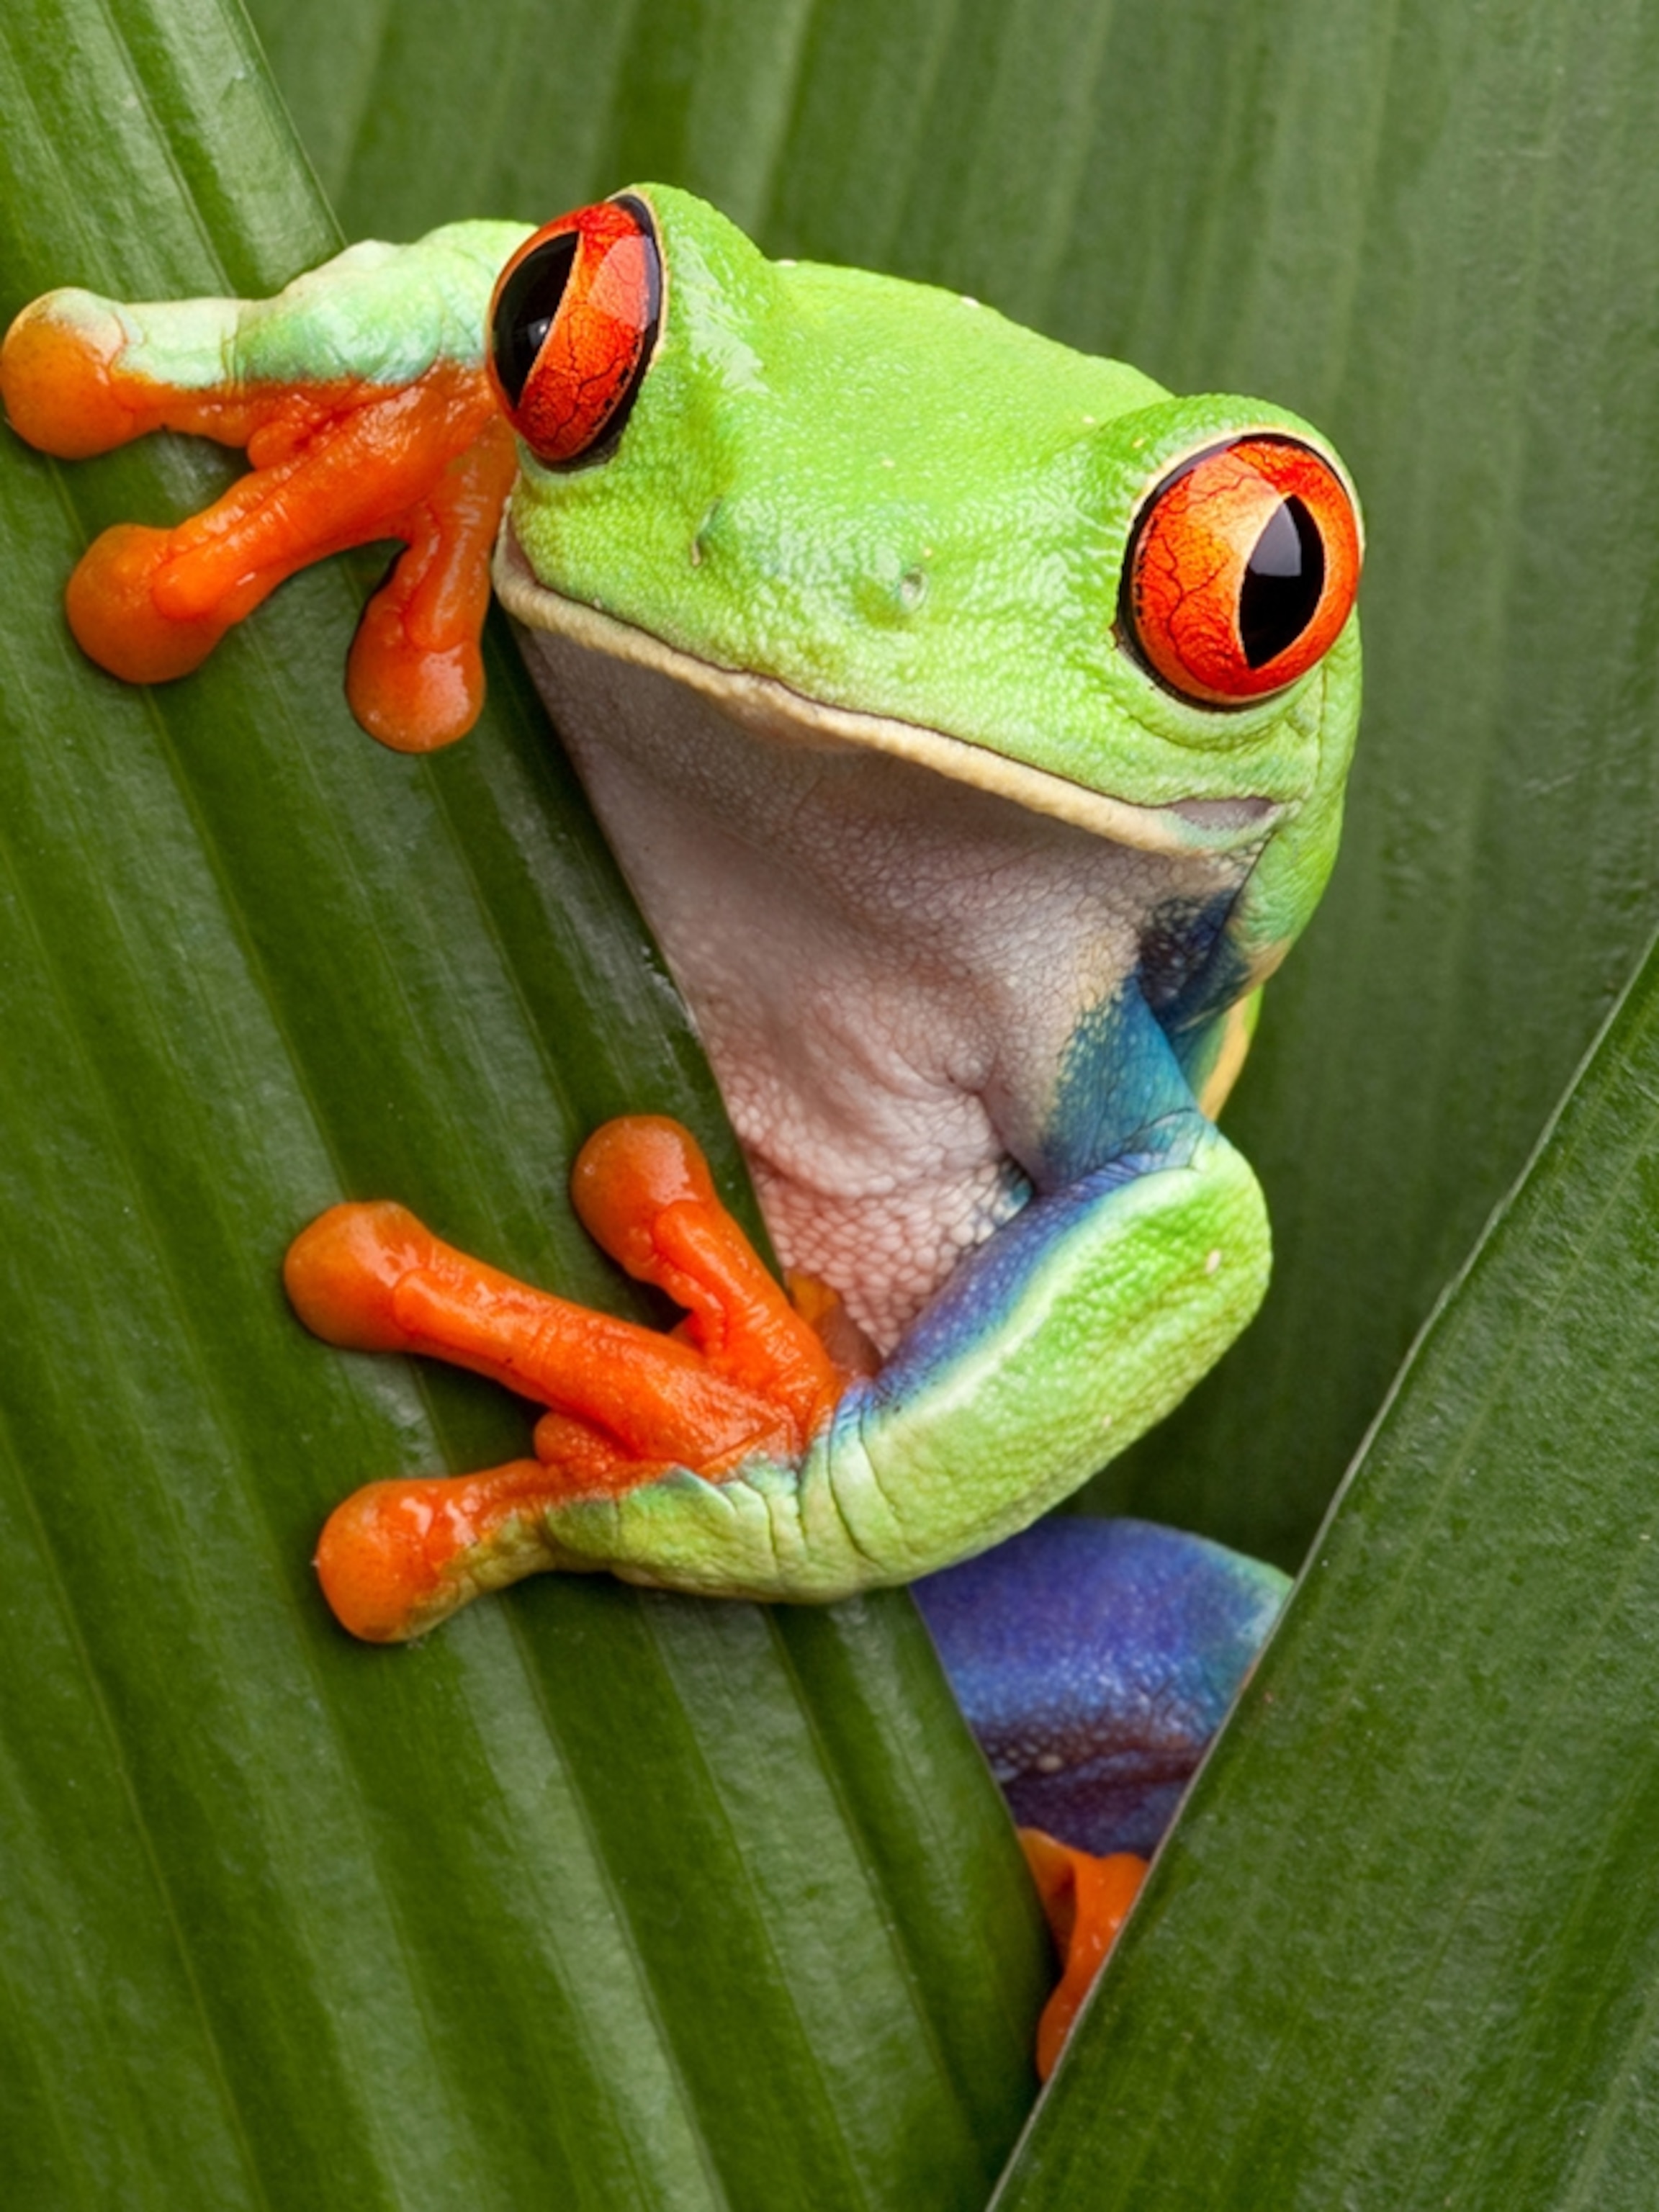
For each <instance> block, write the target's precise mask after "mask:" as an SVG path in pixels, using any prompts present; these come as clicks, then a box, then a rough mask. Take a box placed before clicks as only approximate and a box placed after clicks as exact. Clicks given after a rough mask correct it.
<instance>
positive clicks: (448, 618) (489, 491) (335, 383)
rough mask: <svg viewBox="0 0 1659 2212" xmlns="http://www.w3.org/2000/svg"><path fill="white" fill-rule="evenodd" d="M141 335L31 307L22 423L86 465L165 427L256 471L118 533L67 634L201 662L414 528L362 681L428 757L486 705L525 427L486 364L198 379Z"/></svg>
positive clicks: (360, 695)
mask: <svg viewBox="0 0 1659 2212" xmlns="http://www.w3.org/2000/svg"><path fill="white" fill-rule="evenodd" d="M125 342H126V341H125V332H124V331H123V328H122V325H121V324H120V322H119V320H118V319H117V317H116V316H115V315H114V313H112V312H111V311H110V310H108V309H107V308H106V307H102V306H101V303H98V302H94V301H91V300H90V298H89V295H85V294H53V295H50V296H49V297H48V298H46V299H45V300H40V301H35V302H34V304H33V306H32V307H28V308H26V309H25V310H24V312H23V313H22V314H21V315H20V316H19V317H18V319H17V320H16V321H15V323H14V324H13V325H12V327H11V329H10V331H9V332H8V334H7V337H6V340H5V343H4V346H3V348H0V394H3V398H4V402H5V406H6V410H7V413H8V415H9V418H10V421H11V423H12V426H13V428H15V430H16V431H17V432H18V434H19V435H20V436H21V437H24V438H26V439H27V440H28V441H29V443H30V444H31V445H33V446H37V447H40V450H41V451H42V452H45V453H55V454H58V455H59V456H61V457H62V458H64V459H84V458H86V457H87V456H88V455H89V454H92V453H105V452H107V451H108V450H109V449H110V448H111V447H115V446H120V445H125V444H126V443H127V442H128V441H131V439H133V438H137V437H140V436H143V435H144V434H145V433H146V432H148V431H150V430H155V429H159V428H169V429H174V430H183V431H186V432H191V433H194V434H197V435H202V436H205V437H210V438H213V439H216V440H217V441H218V442H220V443H221V444H222V445H229V446H238V447H246V449H247V453H248V459H249V460H250V462H251V463H252V470H251V472H250V473H249V474H248V475H247V476H246V477H243V478H242V479H241V481H240V483H236V484H234V485H233V486H232V488H231V489H230V490H229V491H228V493H227V494H226V495H225V496H224V497H223V498H222V499H221V500H218V501H215V503H214V504H213V506H211V507H208V508H206V509H205V510H204V512H203V513H200V514H198V515H194V516H192V517H191V518H190V519H189V520H187V521H185V522H182V523H179V524H178V525H176V526H174V527H173V528H172V529H165V530H161V529H148V528H144V527H142V526H138V525H135V524H122V525H118V526H116V527H115V528H114V529H112V530H108V531H106V532H104V534H103V536H102V537H100V538H99V539H97V541H96V542H95V543H94V544H93V545H92V547H91V548H90V549H89V550H88V552H87V554H86V555H85V556H84V557H83V559H82V562H81V564H80V566H79V567H78V568H76V571H75V574H74V575H73V576H72V577H71V579H70V584H69V587H68V590H67V592H66V593H65V606H66V611H67V612H68V616H69V621H70V629H72V631H73V632H74V635H75V637H76V642H77V643H78V644H79V645H80V647H81V648H82V651H83V652H84V653H86V654H87V656H88V659H92V660H94V661H96V662H97V663H98V665H100V667H102V668H106V669H108V670H109V671H110V673H111V674H112V675H114V676H118V677H120V678H123V679H124V680H125V681H126V682H128V683H134V684H158V683H164V682H167V681H168V680H169V679H171V678H174V677H178V676H185V675H188V674H189V673H190V672H191V670H192V669H195V668H197V667H199V666H200V665H201V663H202V662H203V661H204V659H206V658H207V656H208V654H209V653H210V652H211V651H212V649H213V647H215V646H216V644H217V643H218V641H219V640H220V639H221V638H222V636H223V635H224V634H225V632H226V631H227V630H228V629H230V628H231V627H232V625H233V624H234V623H238V622H240V621H241V620H242V618H243V617H244V616H246V615H248V614H251V613H252V611H253V609H254V608H255V607H257V606H258V605H259V604H260V602H261V601H262V600H264V599H266V598H268V597H269V596H270V593H271V592H273V591H274V590H275V589H276V586H277V585H278V584H280V583H282V582H283V581H284V580H286V579H287V578H288V577H289V576H291V575H293V574H295V572H296V571H297V570H299V569H301V568H306V567H307V566H308V565H309V564H310V563H311V562H313V561H319V560H321V559H323V558H324V557H325V556H326V555H328V554H331V553H337V552H340V551H343V550H344V549H345V548H347V547H348V546H352V545H362V544H370V543H372V542H374V540H376V539H380V538H392V539H401V540H403V542H404V545H405V547H406V548H407V550H406V551H405V552H404V554H403V555H402V556H400V557H399V559H398V562H397V564H396V567H395V568H394V570H393V572H392V575H391V577H390V578H389V579H388V580H387V581H386V584H384V585H383V586H381V588H380V592H377V593H376V595H375V597H374V599H372V600H371V601H370V603H369V606H368V610H367V611H366V613H365V617H364V621H363V624H362V628H361V629H360V631H359V634H358V638H357V641H356V644H355V645H354V647H353V649H352V653H351V657H350V660H349V665H348V671H347V683H346V692H347V697H348V699H349V702H350V704H351V708H352V711H353V713H354V714H356V718H357V720H358V721H359V722H360V723H362V726H363V727H364V728H365V729H366V730H368V732H369V733H370V734H371V736H374V737H376V738H380V741H381V742H382V743H383V744H389V745H392V746H394V747H396V748H397V749H398V750H403V751H416V752H423V751H428V750H431V749H432V748H433V747H435V746H437V745H441V744H450V743H452V742H453V740H454V739H455V738H459V737H464V736H465V733H466V732H467V731H468V730H469V729H471V726H472V725H473V723H474V722H475V721H476V720H477V717H478V714H479V711H480V709H481V708H482V707H483V661H482V659H481V656H480V653H479V642H478V641H479V636H480V633H481V631H482V629H483V619H484V616H485V614H486V612H487V611H488V608H489V557H490V552H491V549H492V547H493V545H494V543H495V532H496V528H497V526H498V525H499V523H500V520H501V509H502V507H503V506H504V505H505V503H506V500H507V493H508V491H509V490H510V489H511V488H512V483H513V471H514V467H515V465H516V463H515V449H514V446H513V435H512V433H511V431H510V429H509V428H508V427H507V423H506V422H505V420H504V419H503V418H502V416H501V414H500V413H499V411H498V410H497V407H496V404H495V396H494V393H493V392H492V391H491V389H490V386H489V380H488V378H487V376H486V374H485V373H484V370H483V367H482V366H481V365H479V366H475V367H468V366H465V365H462V364H459V363H456V362H445V361H440V362H436V363H435V365H434V366H433V367H432V368H430V369H428V371H427V373H426V374H424V375H423V376H422V377H421V378H420V379H419V380H417V381H416V382H415V383H413V384H410V385H406V386H397V387H394V386H378V385H374V384H368V383H363V382H361V381H358V380H352V379H348V378H339V379H336V380H332V381H330V382H326V383H318V384H315V385H312V386H303V385H302V386H295V385H280V386H279V385H258V386H237V385H234V384H222V385H216V386H205V387H204V388H202V389H199V390H196V389H189V390H186V389H184V388H180V387H175V386H170V385H166V384H161V383H157V382H155V380H153V379H150V378H148V377H145V376H142V375H137V374H133V373H132V372H131V370H129V369H126V368H123V366H122V353H123V349H124V346H125Z"/></svg>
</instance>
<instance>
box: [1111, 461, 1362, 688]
mask: <svg viewBox="0 0 1659 2212" xmlns="http://www.w3.org/2000/svg"><path fill="white" fill-rule="evenodd" d="M1358 584H1359V524H1358V518H1357V517H1356V515H1355V513H1354V510H1353V501H1352V500H1351V499H1350V498H1349V496H1348V494H1347V491H1346V488H1345V487H1344V485H1343V483H1342V480H1341V478H1340V477H1339V476H1338V475H1337V473H1336V471H1335V470H1334V469H1333V468H1332V467H1331V465H1330V464H1329V462H1328V461H1325V460H1322V459H1321V458H1320V456H1319V455H1318V454H1317V453H1315V452H1314V451H1313V449H1312V447H1309V446H1304V445H1303V444H1302V443H1301V441H1299V440H1298V439H1295V438H1288V437H1278V436H1273V435H1268V434H1267V433H1265V432H1264V433H1261V434H1260V435H1257V436H1255V437H1251V438H1239V439H1236V440H1235V441H1233V442H1232V443H1231V444H1230V445H1225V446H1213V447H1211V448H1210V450H1209V451H1208V452H1207V453H1199V454H1196V455H1194V458H1193V459H1191V460H1188V461H1183V462H1182V465H1181V466H1180V467H1179V468H1178V469H1176V471H1174V473H1173V474H1172V475H1170V476H1167V477H1165V478H1164V481H1163V483H1161V484H1159V485H1158V489H1156V490H1155V491H1154V492H1153V493H1152V495H1151V497H1150V498H1149V499H1148V500H1147V501H1146V505H1145V507H1142V508H1141V510H1140V513H1139V518H1138V519H1137V520H1136V523H1135V527H1134V532H1133V537H1132V538H1131V539H1130V543H1129V557H1128V561H1127V565H1126V568H1125V570H1124V578H1123V592H1122V599H1121V605H1120V617H1121V622H1122V624H1123V627H1124V628H1125V629H1127V633H1128V636H1129V639H1130V641H1131V642H1132V643H1133V646H1134V647H1136V649H1137V650H1138V652H1139V653H1140V656H1141V658H1142V659H1144V660H1145V661H1146V663H1147V664H1148V665H1149V666H1150V667H1151V668H1152V671H1153V672H1154V673H1155V674H1156V675H1158V676H1159V677H1161V678H1163V680H1164V683H1165V684H1168V686H1169V688H1170V690H1172V691H1176V692H1178V693H1179V694H1180V695H1181V696H1182V698H1183V699H1196V700H1201V701H1205V702H1208V703H1211V704H1213V705H1217V706H1235V705H1240V704H1243V702H1246V701H1248V700H1251V699H1259V698H1261V696H1263V695H1264V694H1265V693H1267V692H1269V691H1280V690H1283V689H1284V688H1285V685H1286V684H1294V683H1295V681H1296V679H1297V677H1298V676H1302V675H1305V674H1306V672H1307V671H1308V670H1309V669H1310V668H1311V667H1312V666H1313V665H1314V663H1315V661H1316V660H1317V659H1319V657H1320V655H1321V654H1322V653H1323V652H1325V650H1326V649H1327V647H1328V646H1330V645H1331V644H1332V643H1333V642H1334V640H1335V638H1336V635H1337V633H1338V632H1339V631H1340V629H1341V628H1342V625H1343V623H1346V620H1347V619H1348V612H1349V610H1350V609H1351V608H1352V605H1353V600H1354V592H1356V590H1357V589H1358Z"/></svg>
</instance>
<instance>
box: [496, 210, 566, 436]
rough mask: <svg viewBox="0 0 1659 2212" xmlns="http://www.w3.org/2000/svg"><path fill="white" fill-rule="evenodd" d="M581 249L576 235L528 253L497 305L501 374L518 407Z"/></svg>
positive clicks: (508, 281)
mask: <svg viewBox="0 0 1659 2212" xmlns="http://www.w3.org/2000/svg"><path fill="white" fill-rule="evenodd" d="M579 244H580V239H579V237H578V235H577V234H576V233H575V232H574V230H568V231H566V232H564V233H563V234H562V236H560V237H558V238H550V239H549V240H547V242H546V243H545V245H543V246H538V247H537V248H536V250H535V252H533V253H526V256H525V258H524V259H523V260H522V261H521V262H520V264H519V265H518V267H517V268H516V269H515V270H513V274H512V275H511V276H509V277H508V278H507V282H506V283H505V284H503V285H502V287H501V298H500V300H499V301H497V302H496V304H495V374H496V375H497V376H499V377H500V379H501V389H502V391H503V392H506V394H507V398H508V399H509V400H510V401H511V402H512V404H513V406H514V407H516V406H517V405H518V404H519V401H520V398H522V397H523V395H524V388H525V386H526V384H527V383H528V382H529V381H530V372H531V370H532V368H534V367H535V366H536V356H537V355H538V353H540V351H541V349H542V348H543V347H544V345H545V344H546V343H547V334H548V332H549V331H550V330H551V329H552V327H553V323H554V319H555V317H556V315H557V314H558V312H559V306H560V302H561V301H562V300H563V298H564V295H565V287H566V286H567V285H568V283H569V282H570V272H571V270H573V269H574V267H575V265H576V248H577V246H578V245H579Z"/></svg>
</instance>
